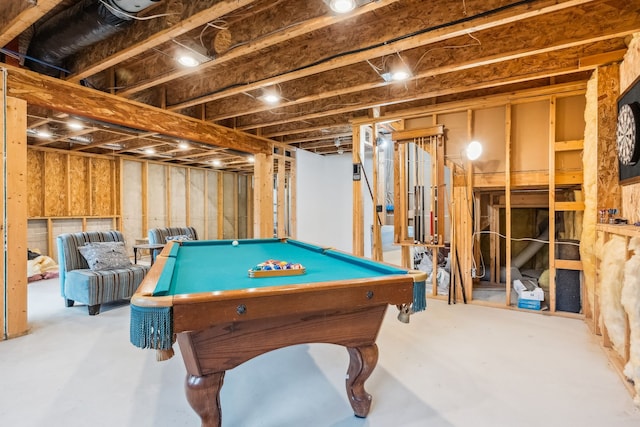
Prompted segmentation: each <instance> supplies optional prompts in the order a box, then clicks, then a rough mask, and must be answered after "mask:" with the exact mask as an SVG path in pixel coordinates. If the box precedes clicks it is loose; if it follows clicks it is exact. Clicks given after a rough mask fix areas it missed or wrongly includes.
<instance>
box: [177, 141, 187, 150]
mask: <svg viewBox="0 0 640 427" xmlns="http://www.w3.org/2000/svg"><path fill="white" fill-rule="evenodd" d="M178 148H179V149H181V150H188V149H189V144H188V143H187V142H184V141H182V142H181V143H180V144H178Z"/></svg>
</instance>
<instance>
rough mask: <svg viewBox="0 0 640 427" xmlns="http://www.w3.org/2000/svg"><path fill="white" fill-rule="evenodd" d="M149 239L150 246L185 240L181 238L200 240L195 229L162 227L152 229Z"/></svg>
mask: <svg viewBox="0 0 640 427" xmlns="http://www.w3.org/2000/svg"><path fill="white" fill-rule="evenodd" d="M185 236H186V237H185ZM148 237H149V244H150V245H152V244H156V245H164V244H165V243H167V241H168V240H183V239H181V237H184V239H186V240H198V233H197V232H196V229H195V228H193V227H161V228H152V229H150V230H149V233H148Z"/></svg>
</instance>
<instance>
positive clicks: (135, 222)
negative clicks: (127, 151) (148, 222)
mask: <svg viewBox="0 0 640 427" xmlns="http://www.w3.org/2000/svg"><path fill="white" fill-rule="evenodd" d="M122 177H123V180H122V192H123V194H122V198H123V203H122V212H121V214H122V232H123V234H124V236H125V239H127V241H128V242H131V243H133V242H134V239H140V238H144V237H147V231H148V230H143V229H142V219H143V218H142V215H143V214H144V213H143V212H142V194H143V188H142V163H141V162H136V161H130V160H124V161H123V162H122Z"/></svg>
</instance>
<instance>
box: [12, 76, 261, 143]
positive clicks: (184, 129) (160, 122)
mask: <svg viewBox="0 0 640 427" xmlns="http://www.w3.org/2000/svg"><path fill="white" fill-rule="evenodd" d="M5 69H6V70H7V88H8V90H7V92H8V95H10V96H14V97H16V98H20V99H24V100H26V101H27V102H28V103H29V104H34V105H39V106H42V107H46V108H51V109H54V110H57V111H62V112H66V113H70V114H78V115H81V116H85V117H88V118H90V119H95V120H100V121H105V122H109V123H113V124H116V125H121V126H127V127H132V128H135V129H140V130H143V131H148V132H156V133H160V134H164V135H169V136H175V137H177V138H186V139H189V140H192V141H198V142H202V143H204V144H208V145H212V146H215V147H225V148H231V149H234V150H238V151H244V152H247V153H253V154H256V153H266V152H269V150H270V147H271V145H270V144H271V143H272V141H270V140H268V139H266V138H262V137H257V136H255V135H251V134H248V133H244V132H240V131H236V130H233V129H229V128H225V127H223V126H218V125H215V124H212V123H205V122H202V121H200V120H196V119H192V118H190V117H186V116H183V115H180V114H176V113H171V112H168V111H165V110H161V109H160V108H156V107H151V106H149V105H146V104H142V103H139V102H134V101H128V100H125V99H123V98H120V97H118V96H114V95H111V94H108V93H103V92H99V91H96V90H93V89H89V88H85V87H81V86H78V85H75V84H72V83H68V82H65V81H62V80H58V79H54V78H51V77H46V76H43V75H40V74H37V73H33V72H31V71H27V70H24V69H20V68H15V67H8V66H5Z"/></svg>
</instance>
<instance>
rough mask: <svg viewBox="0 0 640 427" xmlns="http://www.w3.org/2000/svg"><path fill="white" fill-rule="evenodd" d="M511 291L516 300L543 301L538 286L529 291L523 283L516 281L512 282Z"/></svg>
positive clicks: (541, 292)
mask: <svg viewBox="0 0 640 427" xmlns="http://www.w3.org/2000/svg"><path fill="white" fill-rule="evenodd" d="M513 289H514V290H515V291H516V293H517V294H518V299H528V300H535V301H544V291H543V290H542V288H541V287H539V286H534V287H532V289H529V288H527V287H526V286H525V285H524V283H522V282H521V281H520V280H518V279H516V280H514V281H513Z"/></svg>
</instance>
